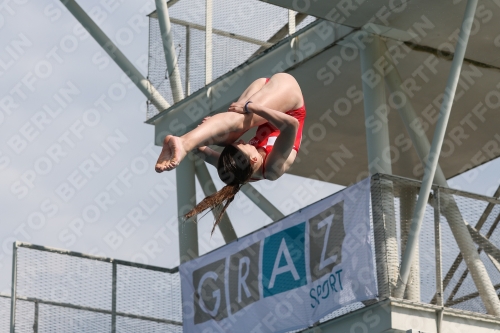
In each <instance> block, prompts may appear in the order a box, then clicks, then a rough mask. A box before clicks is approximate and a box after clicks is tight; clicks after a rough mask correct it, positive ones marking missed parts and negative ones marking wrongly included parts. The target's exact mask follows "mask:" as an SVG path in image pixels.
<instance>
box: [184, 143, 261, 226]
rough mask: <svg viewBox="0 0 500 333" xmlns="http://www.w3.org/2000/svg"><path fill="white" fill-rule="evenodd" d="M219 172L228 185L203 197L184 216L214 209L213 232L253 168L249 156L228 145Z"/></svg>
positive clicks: (218, 165) (191, 215) (220, 160)
mask: <svg viewBox="0 0 500 333" xmlns="http://www.w3.org/2000/svg"><path fill="white" fill-rule="evenodd" d="M217 172H218V173H219V177H220V179H221V180H222V181H223V182H224V183H226V184H227V185H226V186H224V187H223V188H222V189H220V190H219V191H217V192H215V193H214V194H212V195H209V196H208V197H206V198H205V199H203V200H202V201H201V202H200V203H199V204H197V205H196V206H195V207H194V208H193V209H192V210H191V211H189V212H188V213H187V214H186V215H185V216H184V217H185V218H186V219H188V218H190V217H193V216H195V215H198V214H200V213H201V212H203V211H205V210H207V209H210V210H211V211H214V215H215V221H214V226H213V228H212V234H213V233H214V230H215V227H216V226H217V225H218V224H219V222H220V220H221V219H222V215H223V214H224V213H225V212H226V209H227V207H228V206H229V204H230V203H231V202H232V201H233V200H234V197H235V196H236V193H238V191H239V190H240V189H241V187H242V186H243V185H244V184H245V183H246V182H248V180H249V179H250V177H251V176H252V173H253V170H252V166H251V164H250V160H249V159H248V157H247V156H245V155H244V154H243V153H242V152H241V151H240V150H239V149H238V148H236V147H235V146H233V145H228V146H226V147H225V148H224V150H223V151H222V153H221V155H220V157H219V160H218V162H217Z"/></svg>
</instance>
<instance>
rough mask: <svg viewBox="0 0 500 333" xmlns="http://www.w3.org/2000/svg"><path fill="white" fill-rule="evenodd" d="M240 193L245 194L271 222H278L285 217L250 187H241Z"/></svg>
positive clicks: (248, 185)
mask: <svg viewBox="0 0 500 333" xmlns="http://www.w3.org/2000/svg"><path fill="white" fill-rule="evenodd" d="M241 192H243V194H245V195H246V196H247V198H248V199H250V201H252V202H253V203H254V204H255V205H256V206H257V207H259V208H260V209H261V210H262V211H263V212H264V213H265V214H266V215H267V216H269V217H270V218H271V219H272V220H273V221H278V220H281V219H282V218H284V217H285V215H283V213H282V212H280V211H279V209H278V208H276V207H275V206H274V205H273V204H272V203H271V202H270V201H269V200H267V199H266V198H265V197H264V196H263V195H262V194H260V193H259V191H257V190H256V189H255V187H253V186H252V185H250V184H245V185H243V186H242V187H241Z"/></svg>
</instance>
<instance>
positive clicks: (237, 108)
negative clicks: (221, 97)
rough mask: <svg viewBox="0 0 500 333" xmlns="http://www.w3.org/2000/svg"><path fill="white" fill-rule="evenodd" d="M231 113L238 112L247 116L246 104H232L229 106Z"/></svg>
mask: <svg viewBox="0 0 500 333" xmlns="http://www.w3.org/2000/svg"><path fill="white" fill-rule="evenodd" d="M227 111H229V112H236V113H241V114H246V113H247V112H245V104H244V103H238V102H236V103H232V104H231V105H230V106H229V109H228V110H227Z"/></svg>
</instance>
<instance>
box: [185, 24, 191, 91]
mask: <svg viewBox="0 0 500 333" xmlns="http://www.w3.org/2000/svg"><path fill="white" fill-rule="evenodd" d="M190 45H191V27H190V26H189V25H187V26H186V78H185V84H186V88H185V94H186V96H189V94H190V90H191V84H190V82H189V53H190V52H191V46H190Z"/></svg>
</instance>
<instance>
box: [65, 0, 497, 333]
mask: <svg viewBox="0 0 500 333" xmlns="http://www.w3.org/2000/svg"><path fill="white" fill-rule="evenodd" d="M183 1H187V0H172V1H169V2H168V3H165V2H164V1H162V0H156V8H157V10H156V11H155V12H153V13H151V15H150V20H153V21H154V22H155V23H154V24H155V25H154V26H155V27H156V28H157V30H158V31H159V32H158V33H157V36H158V34H159V36H160V38H159V40H160V42H158V43H161V46H162V48H161V49H162V50H163V55H164V59H162V61H163V65H162V66H164V68H166V71H167V76H166V79H165V81H169V83H170V90H169V91H168V92H165V91H163V92H162V93H159V92H158V91H157V90H156V89H155V88H154V86H155V85H154V84H148V80H146V79H145V78H144V77H142V76H141V75H140V74H138V72H137V70H135V69H134V68H133V66H132V65H131V64H130V63H129V62H127V61H126V58H124V56H123V55H121V54H120V53H119V50H118V49H117V48H116V47H115V46H114V45H113V44H112V42H111V41H110V40H109V39H107V38H106V37H105V35H104V33H102V31H101V30H100V28H99V27H98V26H97V25H96V24H95V23H93V22H92V20H90V18H88V17H86V16H85V15H86V14H85V13H84V12H83V11H81V9H78V8H79V7H78V5H77V4H76V2H74V1H73V0H67V1H63V3H64V4H65V5H66V6H67V7H68V9H69V10H70V11H71V12H72V13H73V14H74V15H75V17H76V18H77V19H79V20H80V22H81V23H82V25H83V26H84V27H85V28H86V29H87V30H88V31H89V32H90V34H91V35H92V36H93V37H94V38H95V39H96V40H97V41H98V42H99V43H100V44H101V46H103V48H104V49H105V50H106V51H107V52H108V54H110V56H111V57H112V58H113V59H114V60H115V61H116V62H117V63H118V65H119V66H120V67H121V68H122V69H123V70H124V71H125V73H127V74H128V75H129V77H130V78H131V79H132V81H134V82H135V83H136V84H137V85H138V87H139V88H140V89H141V91H143V93H144V94H145V96H146V97H147V98H148V100H150V101H151V103H152V105H151V106H150V109H152V108H156V109H157V111H156V112H154V113H155V114H153V115H152V116H151V117H149V119H147V120H146V123H148V124H151V125H154V127H155V137H154V141H155V144H156V145H160V146H161V145H162V143H163V139H164V137H165V136H166V135H168V134H172V135H177V136H180V135H183V134H185V133H186V132H187V131H189V130H191V129H193V128H195V127H196V126H197V125H198V124H199V123H200V122H201V120H202V119H203V118H204V117H206V116H210V115H214V114H216V113H220V112H225V111H226V110H227V108H228V106H229V105H230V103H231V102H233V101H234V100H236V99H237V98H238V96H239V95H240V94H241V92H242V91H243V90H244V89H245V88H246V87H247V86H248V85H249V84H250V83H251V82H253V81H254V80H255V79H257V78H260V77H269V76H271V75H273V74H274V73H277V72H286V73H289V74H291V75H293V76H294V77H295V78H296V80H297V81H298V83H299V84H300V86H301V89H302V92H303V95H304V99H305V103H306V105H307V110H308V115H307V120H306V123H305V127H304V137H303V141H302V148H301V150H300V152H299V154H298V157H297V161H296V162H295V163H294V165H293V168H292V169H291V170H290V173H291V174H294V175H298V176H301V177H306V178H311V179H315V180H321V181H326V182H331V183H336V184H340V185H344V186H349V185H351V184H354V183H357V182H359V181H361V180H362V179H364V178H368V177H371V179H372V187H371V218H372V222H373V241H374V252H375V262H376V265H375V269H376V272H375V274H376V279H377V285H378V295H377V297H376V298H374V299H373V300H370V301H366V302H364V303H363V304H362V306H360V307H358V308H349V309H347V310H345V311H344V312H342V311H341V312H340V314H338V315H336V316H335V317H333V318H332V319H331V320H326V321H320V322H317V323H315V324H314V325H313V326H312V327H310V328H308V331H310V332H358V331H359V332H407V331H410V332H416V331H421V332H425V333H430V332H445V331H447V330H449V329H450V327H453V329H452V331H454V332H461V331H466V330H468V331H470V330H473V331H474V332H495V331H498V329H499V327H500V301H499V297H498V290H499V289H500V284H499V282H500V280H499V279H500V255H499V253H500V250H499V249H498V246H499V244H500V235H499V234H498V233H499V232H498V231H496V227H497V225H498V218H496V215H498V216H500V215H499V214H500V210H499V209H500V206H499V204H500V202H499V200H498V199H497V198H498V196H499V195H500V191H497V192H496V193H495V195H494V196H495V197H496V198H485V197H481V196H477V195H472V194H464V193H462V192H460V191H456V190H452V189H449V188H448V184H447V179H449V178H451V177H454V176H457V175H459V174H462V173H464V172H466V171H467V170H470V169H472V168H474V167H477V166H480V165H482V164H484V163H486V162H488V161H491V160H493V159H495V158H498V157H499V156H500V148H499V147H500V134H499V133H498V132H497V127H498V126H497V124H498V120H499V117H498V111H497V110H498V108H500V85H499V84H498V82H500V71H499V70H500V52H499V51H498V48H499V47H500V42H499V37H498V36H497V30H496V29H495V18H497V17H500V3H499V2H498V1H479V2H478V1H477V0H468V1H459V2H455V3H454V4H453V5H451V4H449V3H444V2H436V1H431V0H420V1H414V2H410V1H404V0H402V1H390V0H376V1H344V0H340V1H338V0H334V1H294V2H289V1H283V0H267V1H265V3H268V4H272V5H276V6H280V7H283V8H284V9H283V10H284V11H286V14H287V19H288V22H285V23H284V24H283V26H282V27H279V29H275V31H274V32H273V34H272V36H270V37H269V38H268V39H267V40H259V39H258V38H255V37H249V36H246V35H245V33H244V32H240V31H238V32H231V31H228V30H224V29H220V28H218V27H215V25H214V24H213V18H214V15H215V14H214V11H216V6H215V1H214V2H212V1H213V0H206V1H205V2H204V3H205V9H206V10H205V14H206V15H205V24H204V25H203V24H200V23H199V22H194V23H191V22H189V21H186V20H183V19H179V18H173V17H172V18H171V17H170V16H169V13H168V11H169V7H170V8H173V6H178V5H179V4H181V3H182V2H183ZM306 17H309V18H313V20H311V21H310V23H309V24H308V25H307V26H305V27H300V25H299V23H298V22H299V21H300V20H304V18H306ZM249 24H251V23H249ZM173 25H177V26H180V27H182V28H183V29H185V31H186V33H185V37H183V42H184V43H185V49H186V52H185V54H186V58H185V59H184V60H183V61H184V71H182V70H180V68H179V61H180V60H179V59H178V58H176V52H175V49H174V42H173V40H174V38H173V36H172V26H173ZM296 26H297V27H298V29H296ZM194 31H198V32H199V31H202V32H203V33H204V48H205V54H204V55H205V62H204V66H205V68H204V70H203V71H202V73H203V74H204V76H205V77H204V84H203V85H202V86H200V87H199V89H197V90H195V91H194V92H192V93H191V92H190V91H189V90H190V89H191V87H192V85H191V82H190V80H192V78H193V75H192V73H190V68H191V67H192V66H191V65H192V64H193V61H195V58H193V52H191V51H189V50H190V47H191V46H190V45H191V44H192V42H191V43H190V40H191V38H192V36H193V35H192V33H193V32H194ZM214 36H222V37H224V38H227V39H230V40H234V41H237V42H238V43H247V44H244V45H252V47H253V50H254V52H253V53H252V54H250V56H249V58H248V59H246V60H245V61H243V62H242V63H241V64H239V65H238V66H236V67H235V68H232V69H230V70H229V71H228V72H227V73H225V74H222V75H220V76H218V77H216V78H213V77H214V76H216V74H214V71H213V68H212V65H213V63H214V62H215V61H217V59H216V56H214V54H216V52H217V48H216V47H214V45H213V43H212V41H213V40H214V38H215V37H214ZM469 36H470V37H469ZM150 44H151V40H150ZM150 48H151V46H150ZM156 54H158V53H156ZM151 58H153V57H152V56H151V54H150V59H151ZM155 60H156V61H159V60H158V59H155ZM150 61H151V60H150ZM198 62H199V59H198ZM151 68H152V67H151V64H150V70H151ZM160 72H161V71H160ZM198 74H199V73H198ZM149 79H150V80H151V77H149ZM183 80H184V84H183V82H182V81H183ZM167 95H168V96H167ZM251 134H252V133H247V134H246V135H247V136H248V137H250V136H251ZM311 161H314V163H312V162H311ZM176 177H177V180H178V184H179V183H182V184H183V186H178V188H177V201H178V212H179V215H182V214H183V213H184V212H186V211H188V210H189V209H190V208H192V207H193V205H194V204H195V198H196V193H195V179H196V178H197V179H198V181H199V182H200V183H201V185H202V188H203V189H204V191H205V193H204V194H205V195H206V194H209V193H212V192H213V191H214V190H215V185H214V184H213V181H212V180H211V179H210V174H209V172H208V171H207V167H206V166H205V165H204V163H203V162H201V161H199V160H196V158H194V157H192V156H188V158H186V159H185V160H184V161H183V162H182V163H181V165H180V166H179V167H178V168H177V170H176ZM401 177H402V178H401ZM421 179H422V182H419V180H421ZM242 190H243V193H244V194H245V195H247V196H248V197H249V198H250V200H252V202H254V203H255V204H256V205H257V206H258V207H259V208H260V209H262V211H264V212H265V213H266V214H267V215H268V216H270V217H271V219H272V220H273V221H278V220H280V219H282V218H283V217H284V216H283V214H282V213H281V212H280V211H279V210H278V209H277V208H276V207H275V206H273V205H272V203H271V202H270V201H269V200H267V199H266V198H265V197H264V196H263V195H262V194H260V193H259V192H258V191H256V190H255V188H253V187H252V186H251V185H249V184H247V185H245V186H244V187H243V189H242ZM463 198H467V200H468V199H471V200H472V199H477V200H479V201H481V204H478V205H476V206H473V204H472V203H471V202H468V203H464V202H465V201H467V200H466V199H463ZM464 205H465V206H464ZM467 205H469V206H467ZM469 208H470V209H469ZM468 209H469V210H471V211H475V212H476V211H482V212H481V213H480V214H477V215H478V216H477V218H478V219H477V223H476V224H475V225H474V226H473V225H472V223H473V221H471V215H470V214H469V212H468V211H467V210H468ZM429 212H432V214H433V216H432V218H431V219H430V218H429V216H428V214H430V213H429ZM472 218H473V217H472ZM431 220H432V222H433V224H432V227H429V225H427V224H428V223H429V221H431ZM444 221H446V223H445V222H444ZM181 222H183V221H181V219H180V220H179V244H180V257H181V264H182V263H187V262H189V261H191V260H192V259H195V258H197V257H198V234H197V227H196V223H194V222H195V221H193V220H188V221H187V222H184V223H181ZM474 222H475V221H474ZM426 223H427V224H426ZM181 225H182V227H181ZM483 226H488V227H489V228H490V229H489V230H488V231H485V230H483V229H482V227H483ZM429 228H430V229H429ZM220 229H221V232H222V234H223V237H224V240H225V241H226V243H228V244H230V243H231V242H233V241H235V240H236V239H237V235H236V233H235V232H234V228H233V227H232V223H231V221H230V219H229V218H228V217H227V216H226V217H225V218H224V220H223V221H222V222H221V225H220ZM445 229H446V231H445ZM484 229H486V228H484ZM422 232H423V234H422ZM442 232H443V233H444V234H446V237H447V238H446V242H443V238H442V236H441V235H442V234H441V233H442ZM430 235H432V242H430V241H429V239H428V237H431V236H430ZM443 237H444V236H443ZM423 239H426V241H427V243H425V241H424V240H423ZM429 242H430V243H429ZM423 244H427V245H428V244H431V245H432V251H431V252H429V251H428V249H427V248H422V245H423ZM445 246H446V247H445ZM447 251H449V253H448V252H447ZM430 253H432V260H430V261H429V254H430ZM445 253H448V254H450V253H452V256H451V257H450V256H449V255H444V254H445ZM450 258H451V259H450ZM430 262H431V263H432V268H429V266H424V265H425V263H427V264H428V263H430ZM442 268H443V269H444V271H442ZM429 270H430V271H431V272H432V273H429ZM444 272H446V274H444ZM429 276H432V277H433V280H434V281H433V282H432V289H433V290H432V295H430V296H429V285H428V284H426V283H427V282H428V279H429ZM464 288H465V289H467V290H472V292H469V293H467V292H464ZM445 296H446V297H445ZM456 296H457V297H459V300H457V298H456ZM471 300H474V302H475V303H474V304H472V303H467V302H470V301H471ZM466 303H467V304H468V305H466V306H465V307H460V304H462V305H464V304H466ZM411 330H413V331H411Z"/></svg>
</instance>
